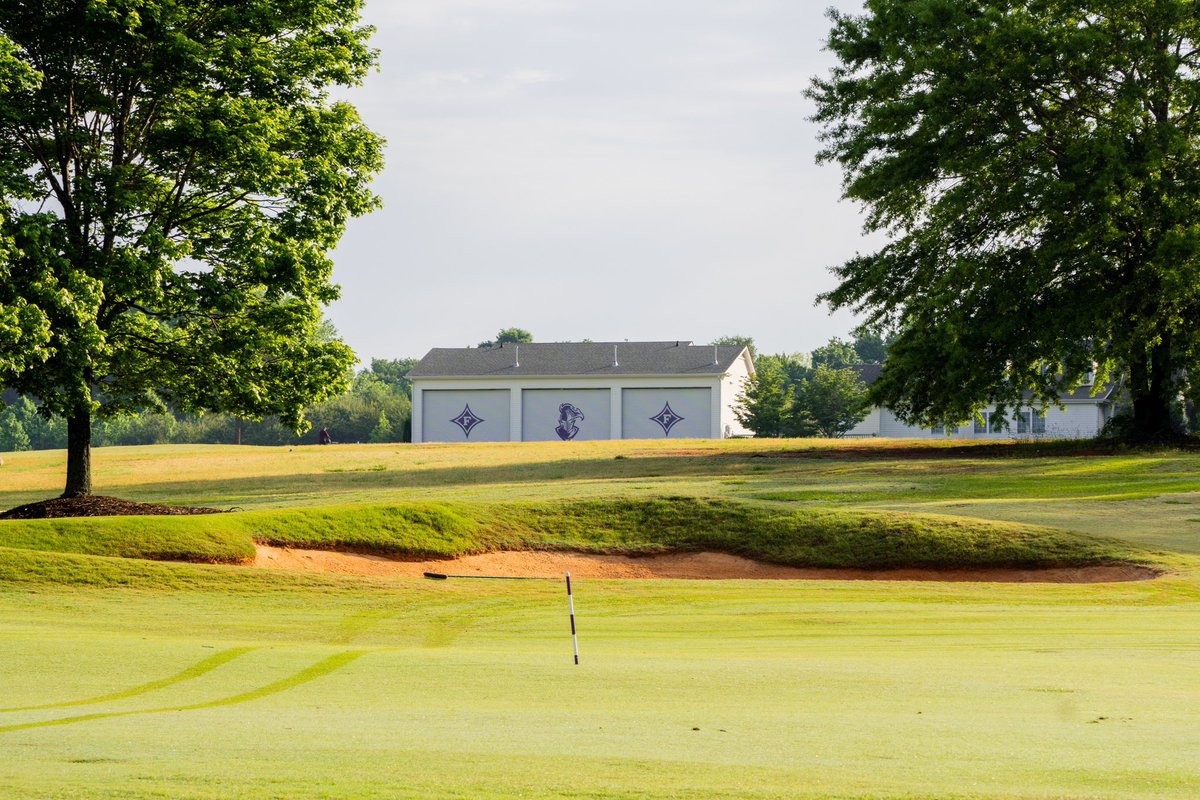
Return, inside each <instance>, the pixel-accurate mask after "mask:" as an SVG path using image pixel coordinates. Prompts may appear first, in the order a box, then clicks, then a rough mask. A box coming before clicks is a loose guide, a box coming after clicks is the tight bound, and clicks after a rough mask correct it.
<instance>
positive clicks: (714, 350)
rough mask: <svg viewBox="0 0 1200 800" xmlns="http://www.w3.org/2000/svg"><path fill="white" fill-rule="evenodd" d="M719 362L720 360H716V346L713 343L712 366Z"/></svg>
mask: <svg viewBox="0 0 1200 800" xmlns="http://www.w3.org/2000/svg"><path fill="white" fill-rule="evenodd" d="M720 363H721V362H720V361H718V360H717V346H716V345H715V344H714V345H713V366H714V367H715V366H717V365H718V364H720Z"/></svg>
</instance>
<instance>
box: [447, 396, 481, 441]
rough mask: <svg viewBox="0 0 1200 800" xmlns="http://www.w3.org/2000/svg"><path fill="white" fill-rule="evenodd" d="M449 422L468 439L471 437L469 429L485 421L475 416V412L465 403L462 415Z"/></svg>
mask: <svg viewBox="0 0 1200 800" xmlns="http://www.w3.org/2000/svg"><path fill="white" fill-rule="evenodd" d="M450 421H451V422H453V423H454V424H455V425H457V426H458V427H460V428H462V432H463V435H465V436H468V437H469V436H470V435H471V429H472V428H474V427H475V426H476V425H478V424H479V423H481V422H485V421H486V420H484V418H483V417H480V416H477V415H476V414H475V412H474V411H472V410H471V404H470V403H467V405H466V406H464V407H463V410H462V413H461V414H459V415H458V416H457V417H455V418H454V419H452V420H450Z"/></svg>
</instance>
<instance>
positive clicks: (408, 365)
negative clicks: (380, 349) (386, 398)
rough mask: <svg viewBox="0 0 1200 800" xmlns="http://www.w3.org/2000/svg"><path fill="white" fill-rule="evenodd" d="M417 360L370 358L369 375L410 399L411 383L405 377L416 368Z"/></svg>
mask: <svg viewBox="0 0 1200 800" xmlns="http://www.w3.org/2000/svg"><path fill="white" fill-rule="evenodd" d="M418 361H420V359H417V358H393V359H387V358H372V359H371V374H372V375H374V376H375V378H376V379H378V380H379V381H381V382H382V383H385V384H387V385H388V386H390V387H392V389H393V390H394V391H396V392H399V393H400V394H403V395H404V396H405V397H408V398H410V399H411V398H412V382H411V381H409V379H408V378H407V377H406V376H407V375H408V373H409V372H411V371H412V369H413V368H414V367H416V366H417V362H418Z"/></svg>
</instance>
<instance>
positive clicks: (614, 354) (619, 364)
mask: <svg viewBox="0 0 1200 800" xmlns="http://www.w3.org/2000/svg"><path fill="white" fill-rule="evenodd" d="M612 365H613V366H614V367H619V366H621V362H620V361H618V360H617V346H616V345H615V344H614V345H613V363H612Z"/></svg>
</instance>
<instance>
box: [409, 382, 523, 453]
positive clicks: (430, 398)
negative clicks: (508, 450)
mask: <svg viewBox="0 0 1200 800" xmlns="http://www.w3.org/2000/svg"><path fill="white" fill-rule="evenodd" d="M508 407H509V391H508V390H507V389H480V390H477V391H452V390H448V389H429V390H426V391H424V392H422V393H421V438H422V440H423V441H426V442H507V441H508V439H509V417H508Z"/></svg>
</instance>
